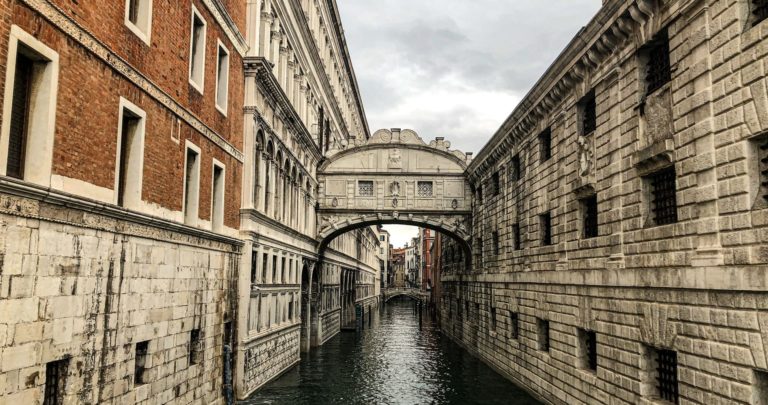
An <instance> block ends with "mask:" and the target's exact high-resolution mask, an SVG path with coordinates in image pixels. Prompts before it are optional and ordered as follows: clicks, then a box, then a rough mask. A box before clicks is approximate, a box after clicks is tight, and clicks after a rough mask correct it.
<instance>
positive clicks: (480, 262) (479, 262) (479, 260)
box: [475, 238, 483, 267]
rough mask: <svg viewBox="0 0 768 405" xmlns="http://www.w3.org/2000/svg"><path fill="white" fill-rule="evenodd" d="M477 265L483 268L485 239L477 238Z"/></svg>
mask: <svg viewBox="0 0 768 405" xmlns="http://www.w3.org/2000/svg"><path fill="white" fill-rule="evenodd" d="M475 263H477V265H478V267H483V238H477V252H476V253H475Z"/></svg>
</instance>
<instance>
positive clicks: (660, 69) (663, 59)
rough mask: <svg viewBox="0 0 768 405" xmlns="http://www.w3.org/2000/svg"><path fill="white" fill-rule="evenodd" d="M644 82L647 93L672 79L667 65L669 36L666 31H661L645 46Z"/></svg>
mask: <svg viewBox="0 0 768 405" xmlns="http://www.w3.org/2000/svg"><path fill="white" fill-rule="evenodd" d="M646 57H647V58H648V62H647V65H646V72H645V82H646V86H647V87H646V88H647V90H646V91H647V94H651V93H653V92H654V91H656V90H658V89H660V88H661V87H662V86H664V85H665V84H667V83H668V82H669V81H670V80H672V71H671V70H670V65H669V37H668V36H667V32H666V31H662V32H660V33H659V34H657V35H656V37H655V38H654V39H653V40H652V41H651V43H649V44H648V45H647V46H646Z"/></svg>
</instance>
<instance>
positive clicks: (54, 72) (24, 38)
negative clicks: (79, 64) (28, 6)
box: [0, 25, 59, 187]
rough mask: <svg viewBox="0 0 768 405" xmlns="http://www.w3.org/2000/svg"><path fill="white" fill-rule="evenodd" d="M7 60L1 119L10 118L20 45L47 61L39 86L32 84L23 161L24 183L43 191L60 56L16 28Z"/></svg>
mask: <svg viewBox="0 0 768 405" xmlns="http://www.w3.org/2000/svg"><path fill="white" fill-rule="evenodd" d="M9 37H10V40H9V43H8V53H7V55H8V58H7V63H6V69H5V93H4V99H3V117H10V115H11V111H12V110H13V87H14V83H15V80H16V69H15V67H16V58H17V55H18V50H19V45H20V44H21V45H22V46H24V47H26V48H29V49H31V50H32V51H34V52H35V53H37V55H36V56H37V57H41V58H44V59H46V60H47V63H46V65H45V66H46V67H45V69H43V71H42V72H40V73H38V75H39V76H38V77H39V82H38V83H35V84H33V85H34V88H33V89H32V92H31V93H32V99H31V100H30V102H31V103H32V104H33V105H32V106H31V107H32V108H31V110H32V111H31V115H30V117H29V128H27V138H26V141H27V146H26V155H25V158H24V181H28V182H31V183H35V184H38V185H41V186H44V187H50V185H51V172H52V167H53V141H54V136H55V131H56V99H57V95H58V90H59V54H58V53H57V52H56V51H54V50H53V49H51V48H49V47H48V46H46V45H45V44H43V43H42V42H40V41H39V40H37V38H35V37H34V36H32V35H31V34H29V33H27V32H26V31H24V30H23V29H21V28H20V27H19V26H17V25H12V26H11V32H10V35H9ZM10 133H11V120H9V119H4V120H2V127H0V175H3V176H5V175H6V169H7V166H8V146H9V145H8V142H9V140H10V139H9V138H10Z"/></svg>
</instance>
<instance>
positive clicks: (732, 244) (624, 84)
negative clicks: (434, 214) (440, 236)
mask: <svg viewBox="0 0 768 405" xmlns="http://www.w3.org/2000/svg"><path fill="white" fill-rule="evenodd" d="M758 3H759V2H752V1H726V0H692V1H687V0H686V1H684V0H673V1H644V0H639V1H629V0H607V1H604V2H603V7H602V9H601V10H600V11H599V13H598V15H597V16H596V17H595V18H594V19H593V20H592V21H591V22H590V23H589V25H587V26H586V27H585V28H584V29H582V30H581V31H580V32H579V34H578V36H577V38H575V39H574V40H573V41H572V42H571V43H570V44H569V46H568V47H567V48H566V49H565V50H564V51H563V52H562V54H561V55H560V56H559V57H558V59H557V60H556V61H555V62H554V64H553V65H552V67H551V68H550V69H549V70H548V71H547V72H546V74H545V75H544V77H542V78H541V79H540V80H539V81H538V82H537V84H536V85H535V87H534V88H533V89H532V90H531V92H530V93H529V96H527V98H525V99H524V100H522V101H521V103H520V104H519V106H520V107H519V108H517V109H516V110H515V111H514V112H512V114H511V115H510V118H509V119H508V120H507V122H505V123H504V124H503V125H502V126H501V130H500V131H499V132H498V133H497V134H496V135H494V137H493V138H492V139H491V141H490V142H489V143H488V145H486V146H485V147H484V149H483V150H482V151H481V152H480V153H478V155H477V156H476V157H475V159H474V160H473V161H472V163H471V164H470V167H469V168H468V170H467V174H468V176H469V178H470V181H471V183H472V188H473V190H474V191H475V197H476V198H475V201H474V202H473V224H472V234H473V250H472V266H471V268H467V266H465V265H464V263H462V261H461V260H457V259H456V254H453V255H451V254H445V252H447V251H450V250H446V249H444V250H443V252H444V259H445V264H444V268H443V273H442V274H443V277H442V287H443V291H444V295H445V299H441V301H440V302H441V306H442V307H441V313H442V315H443V317H442V320H443V327H442V328H443V330H444V331H445V333H446V334H448V335H449V336H451V337H452V338H453V339H455V340H456V341H458V342H460V343H461V344H462V345H463V346H465V347H467V348H468V349H469V350H470V351H472V352H473V353H475V354H476V355H477V356H479V357H480V358H482V359H483V360H484V361H486V362H487V363H488V364H491V365H493V366H494V367H496V368H497V369H499V370H501V371H502V372H503V373H504V374H505V375H508V376H510V377H511V378H513V379H514V380H515V381H518V382H520V383H521V384H522V385H523V386H524V387H526V388H527V389H528V390H530V391H531V392H533V393H535V394H536V395H538V396H539V397H540V398H542V399H544V400H545V401H546V402H549V403H553V404H577V403H578V404H590V405H591V404H656V403H686V404H744V405H747V404H754V403H759V401H758V398H760V399H761V400H762V399H764V398H768V389H767V388H766V387H768V384H766V382H767V381H768V362H767V354H768V353H767V352H768V292H766V291H768V278H767V277H766V274H768V254H766V240H768V209H767V208H768V203H767V202H766V201H768V200H766V196H768V189H767V188H766V183H765V182H766V179H768V178H767V177H766V173H768V172H767V171H766V167H767V166H766V163H765V158H766V156H767V155H766V148H765V145H766V143H767V142H768V139H767V138H766V135H765V134H766V132H767V131H768V115H767V114H766V111H768V90H766V89H768V79H766V76H765V65H764V61H765V57H766V55H767V54H768V46H766V45H768V38H766V35H765V33H766V29H768V19H761V18H759V17H760V14H759V13H757V9H756V8H755V7H757V6H756V5H757V4H758ZM760 4H762V3H760ZM763 17H764V15H763ZM650 72H655V73H659V74H658V75H657V74H651V73H650ZM453 251H454V252H455V251H456V250H455V249H454V250H453ZM664 401H667V402H664Z"/></svg>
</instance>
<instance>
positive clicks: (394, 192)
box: [389, 181, 400, 197]
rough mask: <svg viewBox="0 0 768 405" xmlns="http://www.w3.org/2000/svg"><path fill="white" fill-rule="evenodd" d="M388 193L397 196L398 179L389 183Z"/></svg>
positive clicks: (398, 192) (398, 189) (398, 194)
mask: <svg viewBox="0 0 768 405" xmlns="http://www.w3.org/2000/svg"><path fill="white" fill-rule="evenodd" d="M389 194H391V195H392V196H393V197H399V196H400V182H399V181H393V182H392V183H390V184H389Z"/></svg>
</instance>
